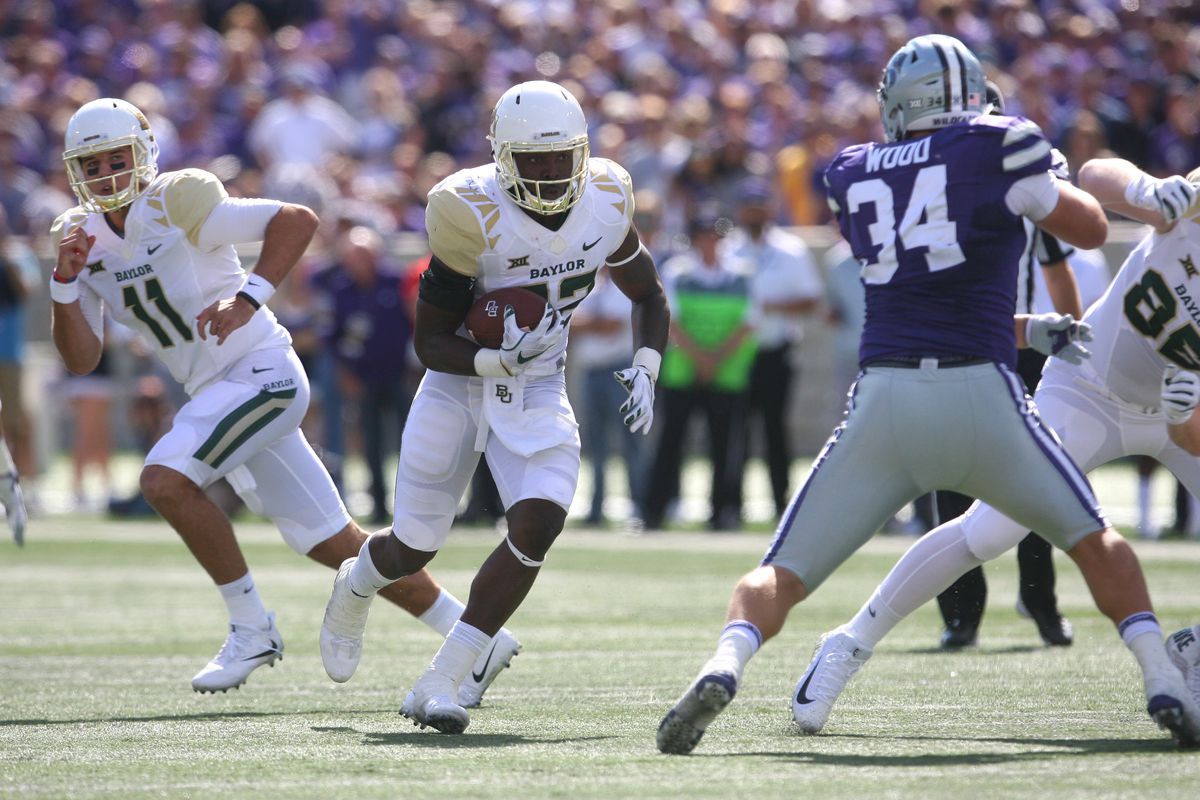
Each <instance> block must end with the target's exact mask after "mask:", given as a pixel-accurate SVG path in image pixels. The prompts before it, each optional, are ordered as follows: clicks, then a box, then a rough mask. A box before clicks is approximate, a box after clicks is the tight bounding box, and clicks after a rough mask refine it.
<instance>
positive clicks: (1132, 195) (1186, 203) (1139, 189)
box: [1125, 172, 1197, 222]
mask: <svg viewBox="0 0 1200 800" xmlns="http://www.w3.org/2000/svg"><path fill="white" fill-rule="evenodd" d="M1196 189H1197V187H1196V184H1194V183H1192V182H1191V181H1189V180H1188V179H1187V178H1185V177H1183V176H1182V175H1172V176H1171V177H1170V178H1162V179H1161V180H1160V179H1159V178H1152V177H1151V176H1149V175H1147V174H1146V173H1144V172H1143V173H1141V174H1139V175H1138V177H1137V180H1135V181H1133V182H1132V183H1130V184H1129V185H1128V186H1126V187H1125V202H1127V203H1129V205H1131V206H1137V207H1138V208H1144V209H1146V210H1147V211H1157V212H1158V213H1160V214H1162V215H1163V219H1165V220H1166V221H1167V222H1174V221H1175V220H1177V219H1179V218H1180V217H1181V216H1183V215H1184V213H1186V212H1187V210H1188V209H1189V208H1191V207H1192V203H1195V202H1196Z"/></svg>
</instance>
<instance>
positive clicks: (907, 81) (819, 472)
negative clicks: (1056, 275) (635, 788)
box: [657, 34, 1200, 753]
mask: <svg viewBox="0 0 1200 800" xmlns="http://www.w3.org/2000/svg"><path fill="white" fill-rule="evenodd" d="M985 97H986V86H985V79H984V74H983V68H982V66H981V65H980V63H979V60H978V59H977V58H976V57H975V54H974V53H972V52H971V51H970V50H968V49H967V47H966V46H965V45H963V43H962V42H960V41H958V40H957V39H955V38H953V37H950V36H944V35H937V34H935V35H929V36H919V37H917V38H915V39H912V40H910V41H909V42H908V43H907V44H905V45H904V46H903V47H901V48H900V49H899V50H897V51H896V53H895V54H894V55H893V56H892V58H891V60H890V61H889V62H888V64H887V66H886V67H885V69H884V72H883V79H882V82H881V84H880V87H879V92H878V99H879V110H880V117H881V121H882V123H883V129H884V132H885V135H886V141H885V142H883V143H878V142H873V143H868V144H862V145H854V146H851V147H848V148H846V149H844V150H842V151H841V152H840V153H839V154H838V155H837V156H836V157H835V158H834V159H833V161H832V162H831V163H830V165H829V167H828V168H827V169H826V172H825V182H826V186H827V187H828V192H829V203H830V207H831V208H832V209H833V211H834V213H835V215H836V216H837V220H838V224H839V226H840V227H841V231H842V234H843V236H845V238H846V240H847V241H848V242H849V243H850V247H851V249H852V251H853V252H854V255H855V256H856V257H857V258H858V259H859V262H860V263H861V265H862V271H861V275H862V281H863V283H864V285H865V287H866V304H867V317H866V320H867V321H866V325H865V326H864V328H863V334H862V341H861V344H860V347H859V364H860V366H861V368H862V372H861V373H860V375H859V377H858V380H856V381H855V383H854V385H853V386H852V387H851V389H850V393H849V399H848V403H847V408H846V415H845V418H844V419H843V421H842V424H841V425H840V426H839V427H838V428H837V429H835V430H834V432H833V434H832V435H831V436H830V438H829V440H828V441H827V442H826V444H825V447H824V448H823V449H822V451H821V453H820V455H818V457H817V460H816V462H815V463H814V464H813V468H812V471H811V473H810V474H809V476H808V478H807V480H806V481H805V483H804V485H803V486H802V487H801V488H800V490H799V492H797V494H796V495H795V496H794V497H793V498H792V501H791V504H790V505H789V506H788V510H787V512H786V513H785V514H784V517H783V519H782V520H780V522H779V526H778V528H777V529H776V533H775V538H774V539H773V541H772V542H771V545H770V547H769V549H768V551H767V553H766V555H765V556H764V557H763V560H762V562H761V564H760V565H759V566H758V568H756V569H754V570H751V571H750V572H749V573H747V574H746V575H745V576H743V577H742V579H741V580H740V581H739V582H738V584H737V586H736V587H735V589H734V591H733V596H732V598H731V599H730V602H729V608H728V613H727V616H726V625H725V628H724V630H723V632H722V634H721V637H720V639H719V640H718V643H717V647H716V651H715V653H714V654H713V656H712V657H711V658H710V659H709V660H708V661H707V662H706V663H705V664H704V665H703V666H702V667H701V669H700V673H699V675H698V676H697V677H696V679H695V680H694V681H693V682H692V684H691V685H690V686H689V687H688V689H687V690H686V691H685V692H684V693H683V695H682V696H681V697H680V698H679V700H678V701H677V702H676V703H675V705H674V707H672V708H671V709H670V710H669V711H668V712H667V715H666V716H665V717H664V718H663V720H662V722H661V723H660V725H659V730H658V737H657V742H658V747H659V750H661V751H663V752H665V753H688V752H691V750H692V749H693V748H694V747H695V745H696V743H697V742H698V741H699V739H700V737H701V736H702V735H703V734H704V731H705V730H706V728H707V727H708V725H709V724H710V723H711V722H712V721H713V720H714V719H715V718H716V717H717V715H718V714H720V713H721V712H722V711H723V710H724V709H725V708H726V706H728V705H729V703H730V701H731V700H732V699H733V697H734V695H735V693H736V692H737V690H738V686H739V683H740V682H741V679H742V674H743V671H744V669H745V666H746V664H747V663H748V662H749V661H750V659H751V658H752V657H753V655H754V653H755V652H756V651H757V650H758V648H759V646H760V645H761V644H762V643H763V642H764V641H765V640H767V639H770V638H772V637H773V636H775V635H776V634H778V633H779V631H780V630H781V629H782V627H783V625H784V623H785V622H786V620H787V616H788V613H789V612H790V611H791V609H792V607H793V606H795V605H796V604H797V603H799V602H801V601H802V600H804V599H805V598H806V597H808V595H810V594H811V593H812V592H813V591H815V590H816V589H817V588H818V587H819V586H820V585H821V583H823V582H824V581H825V579H826V578H828V577H829V575H831V574H832V573H833V571H834V570H836V569H837V568H838V566H840V565H841V564H842V563H843V562H844V561H845V560H846V559H847V558H848V557H849V556H850V555H851V554H852V553H854V552H855V551H856V550H857V549H858V548H859V547H861V546H862V545H863V544H864V543H865V542H866V541H867V540H868V539H869V538H870V537H871V536H873V535H874V534H875V532H876V531H877V530H879V528H880V527H881V526H882V525H883V523H884V522H885V521H886V520H887V519H888V518H889V517H890V516H891V515H892V514H894V513H895V512H896V511H897V510H898V509H899V508H900V507H901V506H903V504H904V503H906V502H908V501H910V500H911V499H913V498H914V497H916V496H918V495H920V494H922V493H924V492H927V491H929V490H931V489H952V490H955V491H959V492H961V493H963V494H966V495H969V496H972V497H978V498H980V499H982V500H984V501H985V502H988V503H992V504H994V505H995V506H996V507H997V508H999V509H1001V510H1002V511H1004V513H1006V514H1008V515H1010V516H1012V517H1013V519H1015V520H1017V521H1018V522H1019V524H1021V525H1024V526H1026V530H1036V531H1038V532H1039V533H1040V534H1042V535H1043V536H1044V537H1046V538H1047V539H1049V540H1050V541H1051V542H1052V543H1053V544H1056V545H1058V546H1059V547H1060V548H1062V549H1063V550H1065V551H1067V552H1068V553H1069V554H1070V555H1071V557H1072V558H1073V559H1074V560H1075V562H1076V563H1077V564H1078V565H1079V566H1080V569H1081V570H1082V571H1083V573H1084V576H1085V578H1086V579H1087V582H1088V586H1089V588H1090V589H1091V590H1092V593H1093V596H1094V598H1095V600H1096V604H1097V606H1098V607H1099V608H1100V610H1101V611H1102V612H1103V613H1104V614H1105V615H1106V616H1108V617H1109V618H1110V619H1112V620H1113V622H1114V623H1116V624H1117V625H1118V626H1119V627H1120V630H1121V634H1122V636H1123V637H1124V638H1125V641H1126V642H1127V643H1129V645H1130V648H1131V649H1132V650H1133V653H1134V655H1135V657H1136V658H1137V661H1138V664H1139V666H1140V667H1141V668H1142V672H1143V676H1144V678H1145V688H1146V694H1147V698H1148V700H1149V712H1150V714H1151V716H1152V717H1153V718H1154V719H1155V721H1157V722H1158V723H1159V724H1161V725H1165V726H1168V727H1170V728H1171V729H1172V732H1173V733H1174V734H1175V735H1176V736H1177V737H1179V738H1180V739H1181V740H1182V739H1184V738H1185V737H1188V736H1190V734H1189V733H1188V731H1189V730H1191V729H1195V728H1196V726H1200V718H1198V717H1196V714H1197V713H1198V712H1197V711H1196V707H1195V704H1194V703H1193V702H1192V701H1191V698H1190V697H1188V695H1187V691H1186V687H1185V686H1184V682H1183V679H1182V677H1181V676H1180V674H1179V671H1178V670H1177V669H1176V668H1175V667H1174V666H1173V665H1172V664H1171V662H1170V660H1169V659H1168V657H1167V655H1166V653H1165V652H1164V650H1163V646H1162V634H1161V631H1160V630H1159V627H1158V622H1157V620H1156V619H1155V617H1154V613H1153V610H1152V608H1151V605H1150V597H1149V593H1148V591H1147V589H1146V585H1145V579H1144V576H1143V575H1142V571H1141V567H1140V565H1139V564H1138V561H1137V556H1136V555H1135V554H1134V553H1133V550H1132V549H1131V548H1130V547H1129V544H1128V543H1127V542H1126V541H1125V540H1124V539H1123V538H1122V537H1121V536H1120V535H1119V534H1117V533H1116V532H1115V531H1113V530H1112V529H1111V528H1110V527H1109V525H1108V522H1107V520H1106V519H1105V517H1104V515H1103V512H1102V511H1101V510H1100V507H1099V504H1098V502H1097V501H1096V498H1095V495H1094V493H1093V492H1092V488H1091V486H1090V485H1089V483H1088V481H1087V478H1086V476H1085V475H1084V474H1083V472H1082V471H1081V470H1080V469H1079V467H1078V466H1077V465H1076V464H1075V463H1074V462H1072V460H1071V458H1070V457H1069V456H1068V455H1067V454H1066V452H1064V450H1063V448H1062V444H1061V443H1060V442H1059V441H1058V439H1057V438H1056V437H1055V436H1054V434H1053V433H1052V432H1050V431H1049V430H1048V429H1047V428H1046V427H1045V425H1044V424H1043V423H1042V421H1041V419H1040V418H1039V415H1038V411H1037V408H1036V406H1034V405H1033V403H1032V401H1030V400H1029V398H1028V397H1026V395H1025V392H1024V388H1023V387H1022V386H1021V383H1020V380H1019V378H1018V377H1017V375H1016V372H1015V366H1016V360H1017V349H1018V347H1023V346H1026V345H1029V346H1033V347H1034V348H1035V349H1037V350H1038V351H1039V352H1043V353H1046V354H1048V355H1054V356H1057V357H1059V358H1065V359H1069V360H1072V361H1080V360H1082V358H1083V357H1084V356H1085V355H1086V353H1087V351H1086V349H1085V348H1084V347H1083V344H1082V342H1083V341H1086V339H1087V338H1088V335H1087V332H1088V328H1087V326H1084V325H1081V324H1080V323H1077V322H1075V321H1074V320H1073V319H1072V318H1071V317H1070V316H1060V315H1057V314H1042V315H1033V316H1028V315H1017V316H1015V317H1014V315H1013V309H1014V308H1016V288H1017V287H1016V277H1017V265H1018V261H1019V260H1020V258H1021V255H1022V253H1023V252H1024V250H1025V248H1026V246H1027V242H1028V234H1027V232H1026V229H1025V222H1024V220H1025V218H1028V219H1031V220H1033V221H1034V222H1035V223H1037V224H1038V225H1039V226H1040V227H1042V228H1043V229H1044V230H1046V231H1048V232H1050V233H1051V234H1053V235H1055V236H1057V237H1059V238H1061V239H1063V240H1065V241H1067V242H1068V243H1069V244H1074V245H1076V246H1079V247H1083V248H1092V247H1098V246H1099V245H1101V244H1102V243H1103V242H1104V238H1105V235H1106V233H1107V230H1108V224H1107V221H1106V220H1105V217H1104V211H1103V209H1102V208H1101V207H1100V204H1099V203H1098V202H1097V201H1096V200H1095V198H1093V197H1092V196H1091V195H1089V194H1087V193H1086V192H1083V191H1081V190H1079V189H1078V188H1076V187H1074V186H1072V185H1071V184H1069V183H1067V182H1065V181H1061V180H1059V179H1057V178H1055V177H1054V176H1053V175H1051V174H1050V167H1051V147H1050V143H1049V142H1048V141H1047V140H1046V138H1045V137H1044V136H1043V134H1042V132H1041V130H1040V129H1039V128H1038V127H1037V125H1035V124H1034V123H1032V122H1030V121H1029V120H1026V119H1022V118H1019V117H1006V116H989V115H985V114H984V100H985ZM847 496H851V497H853V498H854V502H853V503H851V504H847V503H846V497H847ZM972 545H973V542H971V541H962V540H961V538H960V539H959V540H958V541H950V542H947V541H946V540H945V538H944V537H939V536H938V535H937V532H934V533H932V534H930V535H928V536H925V537H924V538H922V539H921V540H920V541H919V542H918V543H917V544H916V545H915V546H914V549H913V551H910V552H917V551H919V554H918V557H921V558H925V559H928V560H931V561H935V562H938V563H943V562H953V563H955V564H956V569H955V570H954V571H953V572H949V573H948V574H947V575H946V580H945V581H944V582H943V583H941V584H940V585H939V586H937V587H936V590H935V591H934V592H933V593H931V594H929V595H927V596H926V598H925V599H926V600H928V599H930V598H932V597H933V595H934V594H936V593H937V591H940V590H941V589H944V588H945V587H946V586H948V585H949V584H950V582H951V581H952V580H953V579H954V578H956V577H958V576H959V575H961V574H962V573H963V572H965V571H966V570H967V569H969V568H971V567H974V566H976V565H977V564H979V563H980V560H979V559H978V558H977V557H976V556H977V555H978V553H976V552H975V551H974V550H972ZM957 565H961V566H957ZM858 655H860V654H858V653H855V652H854V648H853V647H851V648H850V649H849V650H848V651H847V650H843V651H842V652H839V653H838V654H837V657H836V658H832V657H831V658H830V659H828V660H834V661H837V662H845V661H847V660H848V659H852V658H855V657H856V656H858ZM825 674H828V673H826V672H824V671H822V670H818V671H817V673H816V674H815V676H814V675H812V674H809V675H807V676H805V677H803V678H802V679H801V680H800V681H799V683H798V686H797V689H796V693H795V695H794V696H793V700H792V713H793V718H794V719H795V721H796V723H797V725H798V726H799V727H800V728H801V729H802V730H806V731H808V730H812V729H813V727H815V724H814V723H813V722H812V720H811V719H810V716H811V715H815V714H817V711H819V709H820V708H821V707H822V697H823V691H822V690H823V685H824V677H823V676H824V675H825ZM814 709H816V711H814Z"/></svg>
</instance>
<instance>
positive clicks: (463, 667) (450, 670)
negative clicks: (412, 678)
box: [425, 620, 492, 688]
mask: <svg viewBox="0 0 1200 800" xmlns="http://www.w3.org/2000/svg"><path fill="white" fill-rule="evenodd" d="M491 640H492V637H490V636H488V635H487V634H486V633H484V632H483V631H481V630H479V629H478V628H476V627H474V626H472V625H468V624H467V623H465V622H463V621H462V620H459V621H458V622H456V623H454V627H453V628H451V629H450V633H449V634H447V635H446V641H444V642H442V646H441V647H440V648H438V651H437V655H435V656H434V657H433V661H432V662H431V663H430V664H429V667H428V669H426V670H425V674H426V675H428V674H429V673H436V674H437V675H439V676H441V677H443V678H449V679H450V680H451V681H452V682H453V683H454V686H455V687H456V688H457V687H458V685H459V684H460V683H462V679H463V678H465V677H466V675H467V673H468V672H469V671H470V669H471V665H472V664H474V663H475V659H477V658H479V654H480V653H482V652H483V648H485V647H487V645H488V642H490V641H491Z"/></svg>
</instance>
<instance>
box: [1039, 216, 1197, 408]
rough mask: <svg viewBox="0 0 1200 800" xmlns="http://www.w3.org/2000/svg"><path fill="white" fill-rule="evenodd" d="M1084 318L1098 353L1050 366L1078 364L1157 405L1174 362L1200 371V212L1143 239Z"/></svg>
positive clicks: (1135, 399) (1125, 396)
mask: <svg viewBox="0 0 1200 800" xmlns="http://www.w3.org/2000/svg"><path fill="white" fill-rule="evenodd" d="M1084 320H1086V321H1087V322H1088V323H1090V324H1091V326H1092V331H1093V333H1094V335H1095V337H1096V338H1095V341H1093V342H1091V343H1090V344H1089V345H1088V349H1090V350H1091V351H1092V357H1091V358H1090V359H1088V360H1087V361H1085V362H1084V363H1083V364H1082V365H1081V366H1079V367H1069V366H1068V365H1066V364H1065V363H1064V362H1062V361H1059V360H1058V359H1053V358H1052V359H1050V361H1049V362H1048V365H1047V368H1046V370H1047V374H1049V373H1050V371H1051V370H1055V371H1060V370H1078V371H1079V372H1080V373H1082V374H1083V376H1084V377H1085V378H1086V379H1087V380H1088V381H1089V382H1091V383H1094V384H1097V385H1099V386H1103V387H1106V388H1107V390H1108V391H1109V392H1110V393H1111V394H1113V395H1115V396H1116V397H1117V399H1119V400H1121V401H1122V402H1124V403H1127V404H1129V405H1133V406H1139V407H1142V408H1158V406H1159V402H1160V401H1159V391H1160V388H1161V383H1162V375H1163V370H1164V369H1165V368H1166V366H1167V364H1171V363H1173V364H1177V365H1179V366H1180V367H1181V368H1183V369H1188V370H1200V217H1193V218H1191V219H1185V220H1182V221H1180V222H1179V224H1178V225H1176V226H1175V227H1174V228H1173V229H1171V230H1170V231H1169V232H1167V233H1165V234H1160V233H1151V234H1150V235H1149V236H1147V237H1146V238H1145V239H1143V240H1142V241H1141V243H1140V244H1138V246H1137V248H1135V249H1134V251H1133V252H1132V253H1130V254H1129V257H1128V258H1126V259H1125V263H1124V264H1123V265H1122V266H1121V269H1120V271H1119V272H1118V273H1117V276H1116V277H1115V278H1114V279H1113V282H1112V284H1111V285H1109V287H1108V291H1106V292H1105V293H1104V295H1103V296H1102V297H1101V298H1100V300H1099V301H1098V302H1097V303H1096V304H1095V305H1094V306H1092V307H1091V308H1090V309H1089V310H1088V312H1087V314H1085V315H1084Z"/></svg>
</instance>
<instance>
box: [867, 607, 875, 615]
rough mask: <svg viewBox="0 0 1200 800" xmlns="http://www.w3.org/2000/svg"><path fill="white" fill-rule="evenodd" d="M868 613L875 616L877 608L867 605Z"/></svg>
mask: <svg viewBox="0 0 1200 800" xmlns="http://www.w3.org/2000/svg"><path fill="white" fill-rule="evenodd" d="M867 613H868V614H870V615H871V616H872V617H873V616H875V609H873V608H871V607H870V606H867Z"/></svg>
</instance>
